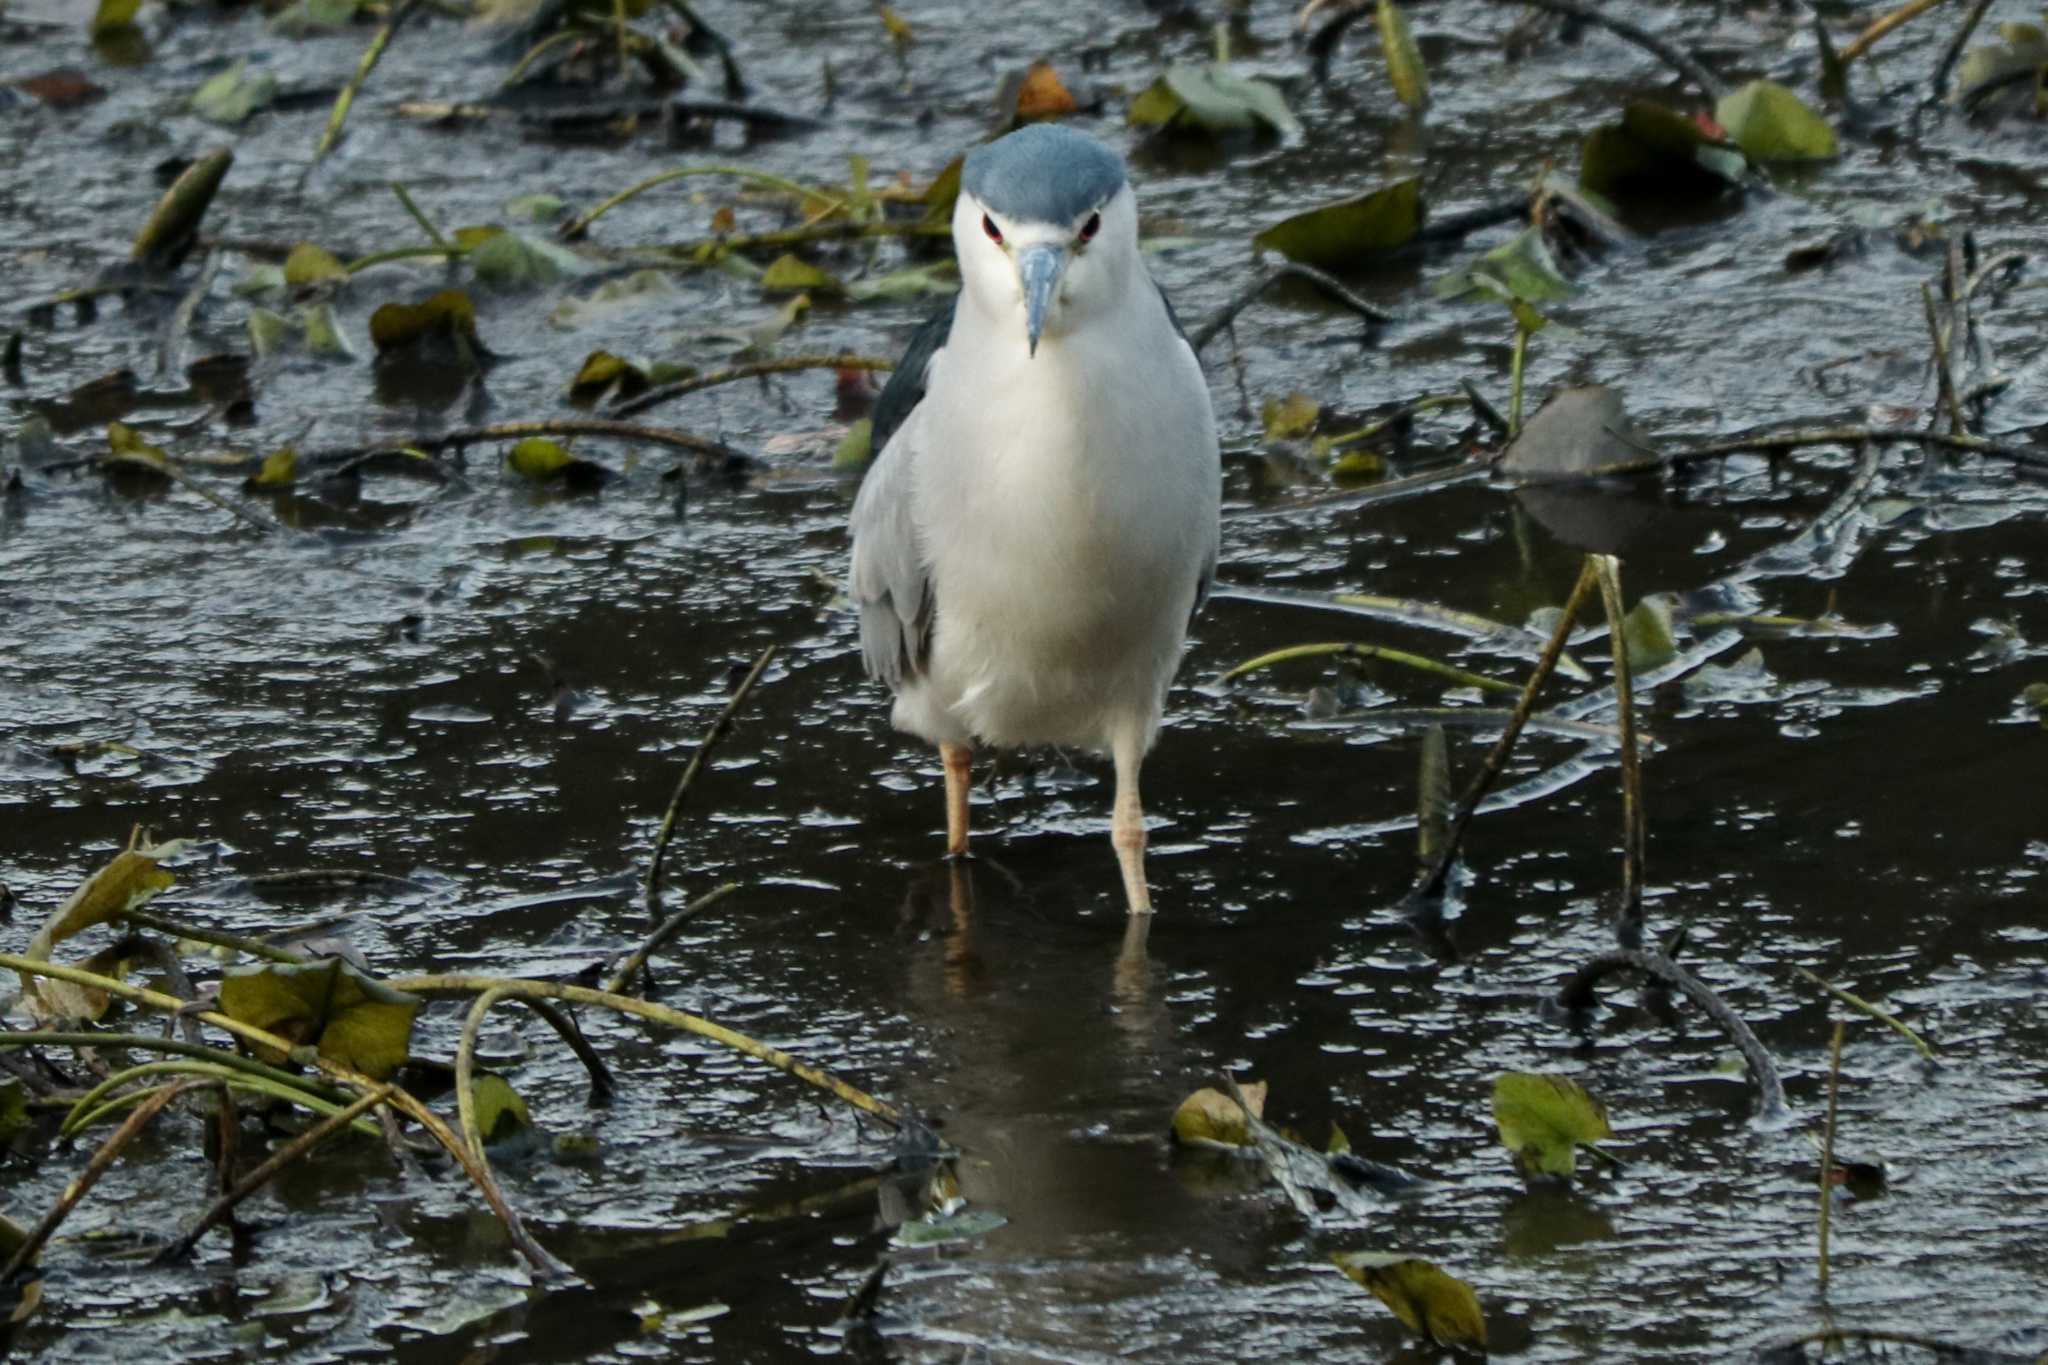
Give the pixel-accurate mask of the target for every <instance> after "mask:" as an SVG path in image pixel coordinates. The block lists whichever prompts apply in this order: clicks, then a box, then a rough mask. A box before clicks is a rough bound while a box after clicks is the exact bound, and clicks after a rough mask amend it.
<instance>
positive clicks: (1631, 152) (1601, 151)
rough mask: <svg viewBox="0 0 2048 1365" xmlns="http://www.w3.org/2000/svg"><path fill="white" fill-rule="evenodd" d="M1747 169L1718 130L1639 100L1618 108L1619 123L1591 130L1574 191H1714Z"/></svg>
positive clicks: (1736, 180)
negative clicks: (1619, 110)
mask: <svg viewBox="0 0 2048 1365" xmlns="http://www.w3.org/2000/svg"><path fill="white" fill-rule="evenodd" d="M1702 117H1704V116H1702ZM1747 170H1748V162H1747V161H1745V160H1744V159H1743V155H1742V153H1741V151H1740V150H1739V149H1737V148H1736V147H1734V146H1732V145H1730V144H1729V142H1728V140H1727V137H1726V135H1725V134H1724V133H1723V132H1722V130H1721V129H1719V128H1718V127H1713V128H1710V127H1706V126H1703V125H1702V123H1701V122H1700V121H1699V120H1696V119H1690V118H1687V117H1686V116H1685V115H1683V114H1680V113H1676V112H1674V111H1672V110H1670V109H1666V108H1664V107H1663V106H1662V105H1656V104H1649V103H1646V102H1644V101H1636V102H1634V103H1631V104H1629V105H1628V106H1627V107H1626V108H1624V109H1623V110H1622V115H1621V122H1620V123H1614V124H1608V125H1606V126H1605V127H1601V128H1595V129H1594V130H1593V131H1592V133H1591V134H1590V135H1588V137H1587V138H1586V144H1585V146H1584V148H1583V149H1582V150H1581V151H1580V153H1579V185H1580V187H1581V188H1582V189H1586V190H1590V191H1592V192H1593V193H1595V194H1601V195H1607V196H1610V197H1613V198H1624V197H1627V196H1629V195H1632V194H1639V195H1644V196H1654V195H1659V194H1666V193H1669V192H1670V191H1673V190H1678V191H1682V192H1686V193H1693V194H1700V193H1706V192H1711V191H1718V190H1720V189H1722V188H1723V187H1725V186H1726V185H1729V184H1738V183H1740V182H1741V180H1742V177H1743V176H1744V174H1746V173H1747Z"/></svg>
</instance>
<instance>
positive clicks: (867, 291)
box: [846, 261, 960, 303]
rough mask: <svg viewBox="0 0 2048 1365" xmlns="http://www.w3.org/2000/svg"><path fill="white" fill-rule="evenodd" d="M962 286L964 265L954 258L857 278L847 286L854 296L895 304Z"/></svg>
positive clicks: (852, 296)
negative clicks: (961, 266) (960, 265)
mask: <svg viewBox="0 0 2048 1365" xmlns="http://www.w3.org/2000/svg"><path fill="white" fill-rule="evenodd" d="M959 287H960V267H959V266H958V265H956V264H955V263H954V262H952V261H932V262H931V263H929V264H927V265H912V266H905V267H904V268H903V269H901V270H892V271H890V272H889V273H888V274H886V275H876V276H873V277H871V278H869V279H865V280H855V281H853V282H852V283H851V284H849V285H847V286H846V296H847V297H848V298H852V299H888V300H890V301H892V302H895V303H904V302H908V301H909V300H911V299H916V298H923V297H926V296H928V295H941V294H951V293H954V292H956V291H957V290H958V289H959Z"/></svg>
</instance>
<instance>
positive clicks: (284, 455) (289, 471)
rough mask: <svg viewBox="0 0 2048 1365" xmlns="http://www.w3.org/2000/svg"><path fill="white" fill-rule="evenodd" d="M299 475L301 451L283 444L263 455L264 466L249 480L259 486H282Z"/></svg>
mask: <svg viewBox="0 0 2048 1365" xmlns="http://www.w3.org/2000/svg"><path fill="white" fill-rule="evenodd" d="M298 476H299V452H298V450H297V449H295V448H294V447H292V446H283V447H280V448H279V449H277V450H273V451H271V452H270V454H268V455H266V456H264V457H263V468H261V469H259V470H257V471H256V476H255V477H254V478H252V479H250V480H249V482H250V483H252V484H254V485H255V486H256V487H258V488H281V487H283V486H284V485H286V484H288V483H290V482H291V481H292V480H294V479H296V478H297V477H298Z"/></svg>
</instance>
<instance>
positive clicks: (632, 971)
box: [604, 882, 740, 995]
mask: <svg viewBox="0 0 2048 1365" xmlns="http://www.w3.org/2000/svg"><path fill="white" fill-rule="evenodd" d="M739 889H740V884H739V883H738V882H726V883H725V884H723V885H721V886H714V887H712V888H711V889H710V890H709V891H706V892H705V893H704V894H703V895H701V896H699V897H697V899H695V900H693V901H691V902H690V903H689V904H688V905H686V906H684V907H683V908H682V909H680V910H678V911H676V912H675V913H674V914H673V915H670V916H669V917H668V918H667V919H665V920H663V921H662V922H661V923H660V925H659V926H657V927H656V929H655V931H654V932H653V933H651V934H649V935H648V936H647V938H646V940H645V941H644V942H643V943H641V945H640V946H639V947H638V948H635V949H634V950H633V952H632V954H631V956H629V957H627V959H626V960H625V961H624V962H623V963H621V964H619V969H618V970H617V971H615V972H613V973H612V979H611V980H609V981H607V982H605V983H604V988H605V989H606V990H608V991H610V992H612V993H613V994H615V995H623V994H625V991H626V987H627V986H628V985H630V984H631V983H632V980H633V978H634V977H636V976H638V975H639V974H640V971H641V969H642V968H644V967H645V966H646V965H647V960H648V959H649V958H651V957H653V956H654V954H656V953H657V952H659V951H661V948H662V946H663V945H664V944H666V943H667V942H668V941H669V940H670V939H672V938H674V937H675V936H676V935H677V934H679V933H681V932H682V929H683V926H684V925H686V924H688V923H689V922H690V921H691V920H693V919H695V918H696V917H697V916H698V915H701V914H703V913H704V912H705V911H706V910H709V909H710V908H711V907H712V906H714V905H716V904H718V903H719V902H720V901H722V900H724V899H725V898H726V897H727V896H729V895H731V894H732V893H733V892H735V891H737V890H739Z"/></svg>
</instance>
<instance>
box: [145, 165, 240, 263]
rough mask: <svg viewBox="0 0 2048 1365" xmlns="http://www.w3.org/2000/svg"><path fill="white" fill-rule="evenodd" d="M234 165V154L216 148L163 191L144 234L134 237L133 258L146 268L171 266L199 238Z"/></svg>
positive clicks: (185, 170)
mask: <svg viewBox="0 0 2048 1365" xmlns="http://www.w3.org/2000/svg"><path fill="white" fill-rule="evenodd" d="M234 164H235V154H234V153H233V152H231V151H229V150H228V149H227V148H225V147H216V148H214V149H213V150H212V151H210V152H208V153H206V155H204V156H202V157H200V158H199V159H198V160H197V161H194V162H193V163H192V164H191V165H189V166H187V167H186V168H185V169H184V170H183V171H182V172H180V173H179V176H178V178H177V179H176V180H174V181H172V182H171V187H170V188H169V189H167V190H165V191H164V197H163V198H161V199H159V200H157V201H156V207H155V208H154V209H152V210H151V211H150V215H149V221H148V222H146V223H144V224H143V225H142V231H140V232H138V233H136V234H135V244H134V245H133V246H132V247H130V248H129V251H128V254H129V256H130V258H131V259H134V260H137V261H141V262H143V263H145V264H147V265H168V264H171V263H173V262H175V261H176V260H177V259H178V258H179V257H180V256H181V255H183V254H184V251H185V249H186V248H187V247H188V246H190V245H191V244H192V239H193V238H194V237H196V236H197V235H198V233H199V221H200V219H202V218H204V217H205V216H206V210H207V207H208V206H209V205H211V204H212V203H213V196H214V194H215V192H216V191H218V190H219V189H220V182H221V181H222V180H224V179H226V178H227V173H228V169H229V168H230V167H232V166H233V165H234Z"/></svg>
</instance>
